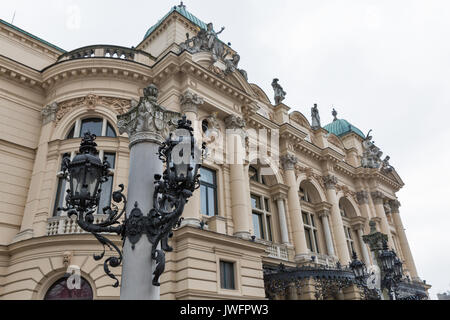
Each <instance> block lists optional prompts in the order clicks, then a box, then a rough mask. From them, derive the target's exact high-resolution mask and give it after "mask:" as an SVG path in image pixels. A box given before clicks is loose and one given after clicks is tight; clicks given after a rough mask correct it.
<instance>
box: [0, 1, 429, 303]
mask: <svg viewBox="0 0 450 320" xmlns="http://www.w3.org/2000/svg"><path fill="white" fill-rule="evenodd" d="M221 31H223V29H222V30H221ZM219 33H220V32H215V31H214V28H213V25H212V24H205V23H203V22H202V21H200V20H199V19H197V18H196V17H194V16H193V15H192V14H190V13H189V12H188V11H187V10H186V8H185V7H184V6H183V5H180V6H176V7H174V8H172V9H171V10H170V11H169V13H168V14H167V15H166V16H165V17H164V18H163V19H162V20H161V21H159V22H158V23H157V24H156V25H154V26H153V27H151V28H150V29H149V30H148V32H147V33H146V35H145V38H144V39H143V41H142V42H141V43H140V44H138V45H137V46H136V47H135V48H134V47H133V48H124V47H119V46H113V45H110V46H108V45H92V46H89V47H84V48H80V49H77V50H73V51H71V52H66V51H64V50H62V49H60V48H58V47H56V46H54V45H52V44H50V43H48V42H46V41H44V40H42V39H39V38H37V37H35V36H33V35H31V34H30V33H27V32H25V31H23V30H21V29H19V28H17V27H15V26H13V25H11V24H8V23H6V22H5V21H2V20H0V84H1V85H0V112H1V117H0V121H1V125H0V130H1V136H0V146H1V151H0V168H1V169H0V177H1V179H0V187H1V192H2V195H3V196H2V198H1V199H0V299H44V298H46V299H52V298H53V299H54V298H93V299H116V298H118V297H119V293H120V290H119V288H114V287H112V286H111V284H112V281H111V279H110V278H109V277H108V276H107V275H106V274H105V273H104V271H103V262H102V261H95V260H94V259H93V254H96V253H99V252H101V251H102V247H101V245H100V244H99V243H98V242H97V241H96V239H95V238H94V237H93V236H92V235H90V234H87V233H84V232H82V230H80V228H79V227H78V226H77V224H76V222H75V221H74V220H72V219H70V218H68V217H67V215H66V213H65V212H63V211H61V210H59V208H60V207H63V206H64V202H65V197H64V194H65V189H66V188H67V186H66V181H65V180H64V179H63V178H61V177H60V175H59V176H58V172H59V171H60V170H61V162H62V159H63V155H65V154H69V155H70V156H72V157H73V156H74V155H75V153H76V150H77V149H78V146H79V144H80V137H81V136H82V135H83V134H84V133H85V132H87V131H90V132H91V133H94V134H95V135H96V136H97V140H96V141H97V144H98V149H99V153H100V157H102V158H103V157H106V158H107V159H108V161H109V162H110V164H111V165H112V167H113V168H114V173H115V174H114V177H113V178H112V179H110V181H108V183H107V184H106V185H104V186H103V187H102V190H103V191H102V192H103V193H102V198H101V201H100V206H99V207H101V208H103V207H105V206H108V205H110V204H111V203H110V201H111V200H110V198H111V193H112V191H114V190H116V189H117V187H116V186H117V185H119V184H124V185H125V188H126V186H127V182H128V169H129V140H128V136H127V133H126V132H124V133H122V132H119V128H118V125H117V117H118V116H119V115H123V114H125V113H127V112H128V110H129V109H130V107H131V106H134V105H136V101H138V100H139V99H140V97H141V96H143V95H144V90H145V88H147V87H148V85H149V84H154V85H155V86H157V88H158V89H159V96H158V104H160V105H161V106H163V107H164V108H165V109H167V110H170V111H173V112H178V113H182V114H185V115H186V116H187V117H188V119H190V120H191V121H192V122H193V123H194V131H195V136H196V138H197V140H198V141H202V142H205V143H206V144H207V145H208V149H209V150H210V152H209V157H208V158H207V159H206V160H205V162H204V164H203V169H202V172H201V174H202V178H201V180H202V182H201V187H200V189H198V190H197V191H196V192H195V193H194V196H193V198H192V199H191V200H190V201H189V202H188V204H187V206H186V209H185V211H184V213H183V217H184V220H183V223H182V225H181V226H180V227H179V228H178V229H177V230H175V232H174V236H173V238H172V239H171V243H172V245H173V247H174V251H173V252H171V253H170V254H168V255H167V259H166V271H165V273H164V274H163V276H162V278H161V298H162V299H265V298H271V299H315V298H317V297H321V298H324V299H359V298H361V296H360V291H359V289H358V288H356V287H355V286H354V285H352V284H349V283H346V282H345V281H340V280H339V279H340V278H339V277H338V278H339V279H336V281H335V283H336V284H337V285H336V286H326V284H325V282H324V281H319V280H318V279H315V278H314V277H313V276H311V275H310V274H309V275H307V274H306V273H305V276H304V277H300V278H297V279H294V280H292V279H290V282H291V285H288V286H286V287H283V289H282V290H277V289H276V288H274V287H275V285H274V284H273V283H270V281H269V280H270V275H271V274H274V273H275V272H277V270H278V271H279V270H282V269H285V268H292V267H299V266H300V267H302V268H304V269H305V270H319V271H320V270H335V269H340V268H341V267H340V266H346V265H348V264H349V262H350V261H351V256H352V252H356V254H357V255H358V257H360V259H361V260H363V261H364V262H365V263H366V265H372V264H373V263H374V261H373V260H374V258H373V256H372V254H371V252H370V250H369V248H368V246H367V245H366V244H365V243H364V242H363V240H362V238H363V235H365V234H368V233H369V221H375V222H376V225H377V229H378V230H379V231H381V232H383V233H384V234H386V235H388V242H389V247H390V248H393V249H395V251H396V252H397V254H398V256H399V257H400V258H401V260H402V261H403V263H404V269H405V273H406V274H407V275H408V276H409V278H410V280H411V282H412V283H414V284H417V285H419V284H421V285H423V281H421V280H420V278H419V275H418V272H417V269H416V266H415V264H414V259H413V256H412V254H411V250H410V248H409V245H408V240H407V238H406V234H405V230H404V228H403V224H402V220H401V217H400V213H399V208H400V203H399V201H398V199H397V197H396V192H398V191H399V190H400V188H402V187H403V185H404V184H403V182H402V180H401V178H400V177H399V175H398V174H397V172H396V170H395V169H394V168H393V167H391V166H390V165H389V158H388V157H387V158H385V159H384V160H383V159H382V158H381V155H382V152H381V151H380V149H379V148H378V147H376V146H375V145H374V144H373V142H372V141H371V136H370V134H368V135H364V134H363V133H362V132H361V131H360V130H359V129H358V128H356V127H354V126H353V125H351V124H350V123H349V122H347V121H346V120H343V119H339V118H338V117H337V113H334V114H335V120H334V121H333V123H331V124H329V125H326V126H324V127H322V126H321V125H320V117H319V114H318V109H317V106H315V107H314V108H313V110H312V116H313V119H312V125H311V124H310V122H309V121H308V119H307V118H306V117H305V116H304V115H303V114H301V113H300V112H298V111H294V112H290V109H291V108H290V107H289V106H287V105H285V104H283V102H282V101H283V99H284V97H285V95H286V92H284V91H283V90H282V88H281V86H280V85H279V83H278V81H279V80H278V79H275V80H274V82H273V84H272V85H273V87H274V90H275V93H276V94H275V101H276V104H275V105H273V104H272V103H271V102H270V100H269V99H268V97H267V95H266V93H264V92H263V91H262V90H261V89H260V88H259V87H258V86H257V85H256V84H251V83H249V82H248V77H247V73H246V72H245V71H244V70H242V69H239V60H240V57H239V55H238V53H237V52H235V51H234V50H233V49H232V48H231V47H229V45H226V44H225V43H223V42H222V41H220V40H219V39H218V34H219ZM281 82H282V81H281ZM230 132H231V133H232V134H229V133H230ZM226 133H227V134H226ZM262 133H264V134H262ZM236 137H239V138H240V139H241V142H242V148H240V150H241V153H240V152H227V151H229V149H228V147H227V146H228V145H230V144H232V141H231V140H233V141H235V140H234V139H235V138H236ZM266 142H267V143H266ZM263 144H267V145H268V146H269V148H268V150H265V151H266V152H265V153H264V156H262V157H261V156H260V153H259V151H261V150H259V149H258V148H255V146H262V145H263ZM237 149H239V148H237ZM254 150H257V151H258V152H256V153H253V152H252V151H254ZM255 154H256V155H255ZM232 158H234V161H228V160H230V159H232ZM95 219H97V221H102V219H104V215H103V214H102V212H101V210H99V211H98V214H97V215H96V216H95ZM111 237H112V238H113V239H114V241H115V242H116V243H117V245H120V244H121V239H120V238H119V237H118V236H111ZM107 255H108V253H107ZM68 270H72V271H73V270H78V271H79V272H80V275H81V280H80V287H81V289H79V290H76V291H73V292H72V291H71V290H69V289H67V288H65V279H66V278H67V272H68ZM112 271H113V272H114V274H115V275H116V276H117V277H118V278H119V280H120V275H121V269H120V267H119V268H116V269H114V270H112ZM342 273H343V274H344V275H345V271H344V270H343V271H342ZM344 278H345V276H344ZM341 280H342V279H341ZM426 288H428V287H427V286H426ZM74 292H75V293H74Z"/></svg>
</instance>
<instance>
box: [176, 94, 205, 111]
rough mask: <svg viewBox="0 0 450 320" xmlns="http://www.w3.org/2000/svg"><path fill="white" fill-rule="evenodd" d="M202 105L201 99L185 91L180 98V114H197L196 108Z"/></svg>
mask: <svg viewBox="0 0 450 320" xmlns="http://www.w3.org/2000/svg"><path fill="white" fill-rule="evenodd" d="M203 103H204V101H203V98H200V97H199V96H198V95H197V94H195V93H192V92H191V91H186V92H185V93H184V94H182V95H181V96H180V105H181V112H182V113H186V112H193V113H195V114H197V113H198V106H200V105H202V104H203Z"/></svg>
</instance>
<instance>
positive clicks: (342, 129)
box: [323, 119, 366, 139]
mask: <svg viewBox="0 0 450 320" xmlns="http://www.w3.org/2000/svg"><path fill="white" fill-rule="evenodd" d="M323 128H324V129H325V130H327V131H328V132H330V133H332V134H334V135H336V136H338V137H342V136H345V135H346V134H349V133H351V132H353V133H356V134H357V135H358V136H360V137H361V138H363V139H365V138H366V136H365V135H364V133H362V131H361V130H359V129H358V128H357V127H355V126H354V125H352V124H351V123H350V122H348V121H347V120H344V119H335V120H334V121H333V122H332V123H330V124H327V125H326V126H325V127H323Z"/></svg>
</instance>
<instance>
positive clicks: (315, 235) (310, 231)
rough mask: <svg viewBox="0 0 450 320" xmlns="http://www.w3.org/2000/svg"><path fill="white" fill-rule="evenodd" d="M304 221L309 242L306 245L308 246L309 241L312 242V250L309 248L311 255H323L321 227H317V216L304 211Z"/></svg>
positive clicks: (310, 244)
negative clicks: (320, 237) (320, 235)
mask: <svg viewBox="0 0 450 320" xmlns="http://www.w3.org/2000/svg"><path fill="white" fill-rule="evenodd" d="M305 216H306V222H305ZM302 221H303V228H304V230H305V238H306V240H307V242H306V244H307V245H308V239H309V242H310V243H309V246H310V247H311V248H309V247H308V250H309V251H310V252H311V253H316V254H321V250H320V241H319V227H318V226H317V219H316V218H315V214H314V213H311V212H308V211H304V210H302ZM307 235H308V236H307Z"/></svg>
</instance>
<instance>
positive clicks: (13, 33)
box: [0, 23, 64, 60]
mask: <svg viewBox="0 0 450 320" xmlns="http://www.w3.org/2000/svg"><path fill="white" fill-rule="evenodd" d="M0 33H2V34H4V35H5V36H6V37H7V38H8V39H10V40H13V41H15V42H17V43H20V44H22V45H24V46H26V47H28V48H30V49H33V50H35V51H38V52H39V53H41V54H44V55H46V56H48V57H50V58H54V59H55V60H56V59H58V57H59V56H60V55H61V54H62V53H64V51H63V50H62V49H61V50H57V49H56V48H53V47H52V46H50V45H47V44H45V43H43V42H42V41H39V40H37V39H34V38H32V37H31V36H29V35H26V34H24V33H23V32H20V31H19V30H15V29H14V28H12V27H10V26H8V25H6V24H3V23H0Z"/></svg>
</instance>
